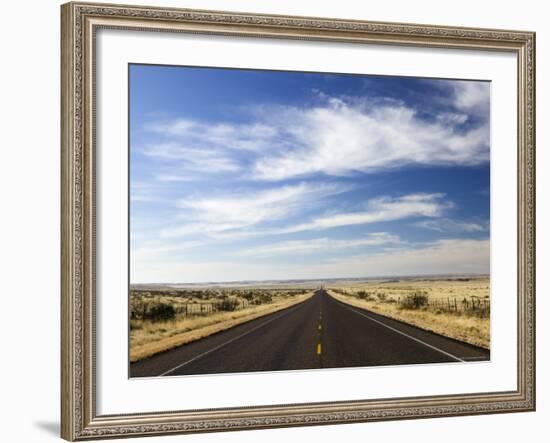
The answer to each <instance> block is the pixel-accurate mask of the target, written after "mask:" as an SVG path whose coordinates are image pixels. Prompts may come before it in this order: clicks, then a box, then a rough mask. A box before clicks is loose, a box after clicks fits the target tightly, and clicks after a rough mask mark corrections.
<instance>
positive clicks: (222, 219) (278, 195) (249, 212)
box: [161, 183, 452, 239]
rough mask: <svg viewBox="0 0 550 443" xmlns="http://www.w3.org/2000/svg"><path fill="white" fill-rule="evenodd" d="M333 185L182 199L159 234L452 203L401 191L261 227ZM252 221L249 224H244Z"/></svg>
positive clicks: (332, 219)
mask: <svg viewBox="0 0 550 443" xmlns="http://www.w3.org/2000/svg"><path fill="white" fill-rule="evenodd" d="M345 190H346V188H342V187H339V186H334V185H324V186H319V185H310V184H307V183H301V184H300V185H296V186H286V187H282V188H274V189H271V190H268V191H264V192H259V193H246V194H242V195H230V196H221V197H213V198H205V199H196V200H182V201H181V202H180V204H181V207H182V208H189V209H190V212H186V213H185V218H186V219H188V220H190V222H189V223H186V224H184V225H181V226H178V227H175V228H170V229H165V230H163V231H162V232H161V236H162V237H178V236H184V235H191V234H197V233H202V234H207V235H210V236H212V237H215V238H218V239H238V238H243V237H252V236H260V235H264V236H265V235H281V234H292V233H297V232H303V231H315V230H324V229H331V228H337V227H340V226H351V225H363V224H370V223H379V222H388V221H394V220H402V219H408V218H413V217H439V216H441V215H442V214H443V213H444V212H445V211H446V210H447V209H449V208H451V207H452V203H451V202H448V201H445V200H444V199H443V198H444V195H443V194H439V193H435V194H424V193H418V194H409V195H405V196H401V197H395V198H391V197H379V198H374V199H371V200H367V202H366V203H365V206H364V207H365V209H364V210H361V211H356V212H343V213H342V212H340V213H335V214H330V215H325V216H320V217H316V218H313V219H311V220H309V221H306V222H303V223H298V224H295V225H288V224H287V225H285V226H281V227H277V228H265V227H264V228H262V227H261V226H258V225H261V224H262V223H264V222H272V221H277V220H284V219H285V218H286V217H287V216H289V215H290V214H293V213H295V212H298V211H300V210H302V209H303V208H304V207H305V206H307V205H310V204H311V202H313V203H314V204H316V203H318V200H319V199H322V198H324V197H327V196H329V195H334V194H337V193H340V192H343V191H345ZM252 227H254V229H250V228H252Z"/></svg>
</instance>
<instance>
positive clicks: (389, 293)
mask: <svg viewBox="0 0 550 443" xmlns="http://www.w3.org/2000/svg"><path fill="white" fill-rule="evenodd" d="M489 286H490V282H489V277H487V276H483V277H468V278H448V279H436V278H433V279H431V278H425V279H422V278H418V279H413V278H408V279H402V280H397V279H396V280H386V281H361V282H352V281H350V282H338V283H337V284H332V285H328V286H327V290H328V293H329V295H331V296H332V297H334V298H336V299H337V300H340V301H342V302H344V303H348V304H350V305H352V306H356V307H359V308H364V309H368V310H370V311H372V312H375V313H377V314H381V315H385V316H387V317H390V318H393V319H396V320H400V321H403V322H406V323H409V324H412V325H415V326H417V327H420V328H422V329H426V330H429V331H432V332H436V333H438V334H441V335H445V336H447V337H451V338H454V339H457V340H461V341H464V342H467V343H471V344H473V345H476V346H480V347H483V348H486V349H489V347H490V324H489V323H490V308H489V307H490V301H489ZM414 294H423V295H425V296H427V300H429V301H430V304H432V305H426V306H421V307H416V308H412V307H410V306H407V305H405V304H404V301H405V300H410V298H411V297H412V296H413V295H414ZM464 300H466V301H464ZM472 303H474V305H473V306H474V307H475V306H479V305H480V304H481V305H482V306H484V308H485V309H484V310H483V311H481V310H478V311H475V310H471V309H466V308H467V307H468V306H470V307H471V306H472ZM455 307H456V311H455Z"/></svg>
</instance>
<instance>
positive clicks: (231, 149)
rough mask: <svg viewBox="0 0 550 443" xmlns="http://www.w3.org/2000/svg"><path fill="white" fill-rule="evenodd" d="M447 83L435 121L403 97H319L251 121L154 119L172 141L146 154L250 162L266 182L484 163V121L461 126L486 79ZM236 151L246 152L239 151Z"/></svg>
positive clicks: (228, 166) (233, 166)
mask: <svg viewBox="0 0 550 443" xmlns="http://www.w3.org/2000/svg"><path fill="white" fill-rule="evenodd" d="M446 87H447V88H448V89H449V98H448V101H449V102H450V103H451V104H452V108H451V110H449V111H447V112H440V113H439V114H438V115H437V116H436V118H435V119H424V118H422V117H421V116H420V115H419V112H418V111H417V109H416V108H414V107H411V106H408V105H407V104H405V103H404V102H403V101H400V100H384V101H380V100H379V99H378V100H376V101H375V102H373V101H372V100H371V101H369V99H361V98H355V99H352V98H349V97H331V96H328V95H320V98H321V103H320V104H317V105H315V106H310V107H303V108H297V107H292V106H273V105H271V106H269V105H266V106H261V107H257V108H254V109H253V110H251V113H252V115H251V123H248V124H242V123H234V122H201V121H197V120H192V119H182V118H179V119H172V120H167V121H163V122H160V121H159V122H154V123H151V124H149V125H148V126H147V127H146V129H148V130H149V131H152V132H154V133H156V134H159V135H161V136H163V137H165V138H166V139H167V140H170V142H169V143H167V144H161V145H159V146H155V147H153V148H152V149H150V150H149V152H148V155H151V156H153V155H154V156H156V157H157V158H160V159H165V160H171V159H179V160H185V161H186V162H187V169H189V170H193V169H196V170H198V171H201V172H202V171H208V170H211V171H212V170H213V171H221V172H227V171H229V172H238V171H241V170H243V169H245V163H246V166H248V163H251V166H249V167H247V168H246V170H247V178H248V179H255V180H265V181H280V180H286V179H292V178H296V177H298V178H299V177H306V176H309V175H314V174H325V175H328V176H337V177H338V176H346V175H351V174H354V173H357V172H376V171H380V170H386V169H395V168H400V167H405V166H409V165H461V166H471V165H478V164H482V163H486V162H487V161H488V160H489V124H488V120H485V121H483V123H481V124H479V125H477V126H474V127H471V128H468V129H464V128H463V127H462V125H463V124H464V123H465V122H466V121H467V120H468V115H469V113H473V112H475V113H477V114H478V115H484V114H483V113H484V112H487V110H488V106H489V96H488V94H489V88H488V85H487V84H485V83H480V82H453V83H452V86H446ZM453 108H454V111H453V110H452V109H453ZM235 151H243V152H246V153H247V155H246V157H243V156H241V157H239V156H236V155H235ZM248 171H250V173H249V172H248ZM172 175H174V174H172Z"/></svg>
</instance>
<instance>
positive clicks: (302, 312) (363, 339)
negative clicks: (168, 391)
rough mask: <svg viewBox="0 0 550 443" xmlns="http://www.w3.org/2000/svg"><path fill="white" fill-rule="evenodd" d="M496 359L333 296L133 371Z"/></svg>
mask: <svg viewBox="0 0 550 443" xmlns="http://www.w3.org/2000/svg"><path fill="white" fill-rule="evenodd" d="M483 360H489V351H487V350H485V349H482V348H477V347H475V346H471V345H468V344H466V343H462V342H459V341H456V340H452V339H450V338H445V337H442V336H440V335H437V334H434V333H431V332H427V331H423V330H421V329H418V328H415V327H414V326H410V325H407V324H405V323H401V322H399V321H396V320H391V319H388V318H386V317H383V316H380V315H377V314H374V313H372V312H370V311H366V310H363V309H360V308H356V307H353V306H349V305H346V304H344V303H341V302H339V301H337V300H335V299H333V298H332V297H330V296H329V295H328V294H327V293H326V292H325V291H324V290H323V289H320V290H318V291H317V292H316V293H315V294H314V295H313V297H311V298H310V299H309V300H307V301H305V302H303V303H301V304H298V305H295V306H293V307H290V308H287V309H285V310H282V311H279V312H276V313H274V314H270V315H267V316H265V317H261V318H258V319H256V320H252V321H250V322H248V323H244V324H241V325H239V326H236V327H234V328H231V329H228V330H226V331H223V332H220V333H217V334H214V335H212V336H210V337H206V338H203V339H201V340H198V341H196V342H193V343H189V344H186V345H183V346H180V347H178V348H175V349H172V350H170V351H167V352H164V353H162V354H159V355H156V356H153V357H150V358H148V359H145V360H142V361H139V362H137V363H133V364H132V365H131V367H130V374H131V376H132V377H153V376H160V375H167V376H168V375H186V374H213V373H227V372H251V371H274V370H292V369H313V368H336V367H338V368H341V367H353V366H379V365H400V364H415V363H443V362H464V361H483Z"/></svg>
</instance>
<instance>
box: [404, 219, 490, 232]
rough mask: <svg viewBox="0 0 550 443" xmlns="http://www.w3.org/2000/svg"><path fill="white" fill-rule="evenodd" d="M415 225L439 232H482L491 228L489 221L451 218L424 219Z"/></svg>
mask: <svg viewBox="0 0 550 443" xmlns="http://www.w3.org/2000/svg"><path fill="white" fill-rule="evenodd" d="M414 226H417V227H419V228H425V229H430V230H432V231H437V232H482V231H486V230H487V229H488V228H489V225H488V223H475V222H467V221H459V220H451V219H449V218H440V219H436V220H422V221H419V222H416V223H414Z"/></svg>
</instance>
